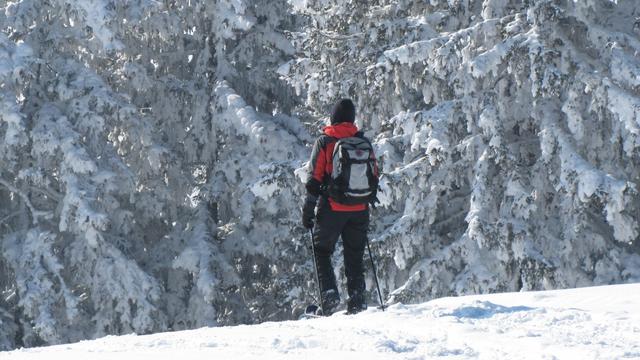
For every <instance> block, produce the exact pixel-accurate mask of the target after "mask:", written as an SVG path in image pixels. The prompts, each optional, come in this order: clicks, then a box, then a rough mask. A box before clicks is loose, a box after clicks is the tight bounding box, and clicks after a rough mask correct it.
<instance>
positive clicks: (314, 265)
mask: <svg viewBox="0 0 640 360" xmlns="http://www.w3.org/2000/svg"><path fill="white" fill-rule="evenodd" d="M309 232H310V233H311V251H312V253H313V268H314V269H315V271H316V285H318V295H319V296H320V304H318V306H319V307H320V311H322V315H324V308H323V307H322V303H323V300H322V289H320V276H319V275H318V264H317V263H316V245H315V244H314V243H313V228H312V229H309Z"/></svg>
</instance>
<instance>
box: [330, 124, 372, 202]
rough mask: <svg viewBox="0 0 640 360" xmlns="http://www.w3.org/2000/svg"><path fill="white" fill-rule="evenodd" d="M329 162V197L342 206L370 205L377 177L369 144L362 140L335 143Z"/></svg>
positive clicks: (357, 138) (354, 139)
mask: <svg viewBox="0 0 640 360" xmlns="http://www.w3.org/2000/svg"><path fill="white" fill-rule="evenodd" d="M332 159H333V160H332V163H333V170H332V172H331V177H330V178H329V184H328V188H327V189H328V192H329V196H330V197H331V198H332V199H334V200H335V201H337V202H339V203H340V204H345V205H356V204H366V203H373V202H374V201H375V200H376V194H377V190H378V177H377V175H376V169H375V166H376V163H375V155H374V152H373V147H372V146H371V142H369V140H367V139H366V138H364V137H361V136H360V137H347V138H342V139H338V141H336V144H335V146H334V148H333V158H332Z"/></svg>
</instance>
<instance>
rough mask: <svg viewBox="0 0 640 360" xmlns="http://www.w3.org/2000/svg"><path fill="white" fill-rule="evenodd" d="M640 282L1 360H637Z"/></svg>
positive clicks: (449, 301)
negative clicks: (180, 359) (436, 359)
mask: <svg viewBox="0 0 640 360" xmlns="http://www.w3.org/2000/svg"><path fill="white" fill-rule="evenodd" d="M639 308H640V284H629V285H615V286H603V287H593V288H582V289H573V290H559V291H545V292H527V293H504V294H493V295H483V296H466V297H458V298H442V299H438V300H434V301H430V302H427V303H424V304H421V305H394V306H392V307H391V308H389V309H388V310H387V311H386V312H381V311H379V310H369V311H367V312H366V313H362V314H360V315H357V316H346V315H343V314H335V315H333V316H331V317H330V318H323V319H313V320H303V321H285V322H269V323H263V324H260V325H252V326H246V325H243V326H235V327H220V328H202V329H198V330H188V331H182V332H174V333H163V334H155V335H148V336H135V335H125V336H120V337H115V336H109V337H106V338H102V339H98V340H94V341H83V342H80V343H77V344H71V345H60V346H52V347H45V348H32V349H24V350H16V351H12V352H4V353H0V358H2V359H6V360H39V359H43V360H44V359H46V360H57V359H60V360H76V359H77V360H84V359H95V360H100V359H118V360H129V359H131V360H134V359H135V360H138V359H153V360H173V359H178V358H182V359H262V360H265V359H321V358H322V359H363V360H373V359H384V360H389V359H431V358H445V359H478V358H479V359H581V360H586V359H640V313H639V312H638V309H639Z"/></svg>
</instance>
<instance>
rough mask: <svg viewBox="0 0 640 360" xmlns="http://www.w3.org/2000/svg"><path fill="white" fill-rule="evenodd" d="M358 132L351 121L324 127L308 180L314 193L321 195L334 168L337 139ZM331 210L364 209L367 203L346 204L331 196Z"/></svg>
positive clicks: (308, 185) (315, 147) (376, 173)
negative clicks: (334, 150) (333, 159)
mask: <svg viewBox="0 0 640 360" xmlns="http://www.w3.org/2000/svg"><path fill="white" fill-rule="evenodd" d="M357 133H358V128H357V127H356V126H355V125H354V124H352V123H350V122H341V123H338V124H336V125H331V126H327V127H325V128H324V135H322V136H320V137H319V138H318V140H316V142H315V144H314V145H313V151H312V152H311V161H310V162H309V175H310V176H309V180H308V181H307V185H306V188H307V191H308V192H309V193H310V194H312V195H314V196H319V195H320V191H321V190H320V188H321V186H322V184H324V183H325V180H326V179H328V177H329V176H331V171H332V170H333V161H332V156H333V148H334V146H335V144H336V139H342V138H345V137H352V136H355V135H356V134H357ZM375 175H376V176H378V167H377V165H376V167H375ZM329 204H330V205H331V210H334V211H362V210H365V209H366V208H367V204H358V205H344V204H340V203H338V202H336V201H334V200H333V199H331V198H329Z"/></svg>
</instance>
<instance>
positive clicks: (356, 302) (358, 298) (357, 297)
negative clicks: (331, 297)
mask: <svg viewBox="0 0 640 360" xmlns="http://www.w3.org/2000/svg"><path fill="white" fill-rule="evenodd" d="M364 310H367V301H366V300H365V298H364V292H363V291H359V290H355V291H352V292H351V295H350V296H349V300H348V301H347V314H348V315H353V314H357V313H359V312H361V311H364Z"/></svg>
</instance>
